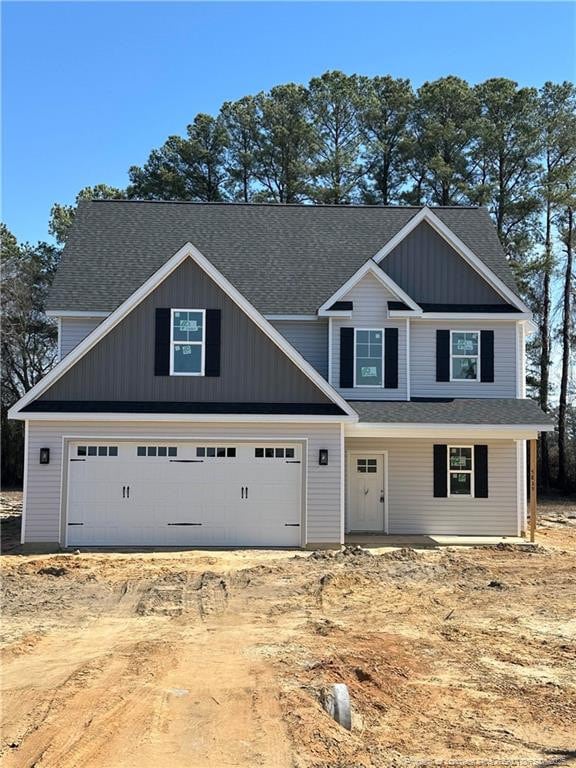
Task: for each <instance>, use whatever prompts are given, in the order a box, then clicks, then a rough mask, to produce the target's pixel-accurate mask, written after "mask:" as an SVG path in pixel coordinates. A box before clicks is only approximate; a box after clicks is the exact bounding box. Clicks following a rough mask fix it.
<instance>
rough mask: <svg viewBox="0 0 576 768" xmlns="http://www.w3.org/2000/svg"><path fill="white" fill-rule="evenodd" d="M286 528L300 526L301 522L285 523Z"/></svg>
mask: <svg viewBox="0 0 576 768" xmlns="http://www.w3.org/2000/svg"><path fill="white" fill-rule="evenodd" d="M284 527H285V528H300V523H284Z"/></svg>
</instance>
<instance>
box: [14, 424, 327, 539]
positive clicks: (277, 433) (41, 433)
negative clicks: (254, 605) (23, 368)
mask: <svg viewBox="0 0 576 768" xmlns="http://www.w3.org/2000/svg"><path fill="white" fill-rule="evenodd" d="M340 429H341V427H340V424H338V423H337V424H298V423H292V422H291V423H261V424H257V423H246V424H233V423H229V424H226V423H205V424H190V423H180V424H178V423H173V422H120V421H118V422H57V421H53V422H52V421H30V422H28V477H27V482H26V511H25V529H24V537H25V538H24V541H25V542H27V543H41V542H50V543H56V542H62V543H63V542H64V535H63V531H64V530H65V523H66V521H65V520H60V510H61V493H64V494H65V493H66V482H67V480H66V467H63V466H62V448H63V436H64V435H65V436H66V437H67V438H74V437H75V438H92V439H94V440H97V439H99V438H102V439H105V440H113V439H114V438H118V437H123V438H139V439H142V440H146V439H151V440H155V439H157V440H158V439H160V438H162V439H164V438H165V439H168V440H183V439H203V440H218V439H221V440H223V439H227V440H235V439H237V440H240V439H243V440H247V439H249V440H282V439H285V440H289V439H307V440H308V444H307V445H308V449H307V466H306V467H304V468H303V469H304V472H303V476H304V477H305V482H306V489H307V490H306V495H307V518H306V523H307V526H306V542H307V543H308V544H325V545H328V544H332V545H333V544H338V543H341V514H340V510H341V498H340V477H341V475H340V472H341V455H340V454H341V448H340ZM40 448H49V449H50V463H49V464H39V455H40ZM320 448H327V449H328V456H329V462H328V466H320V465H319V464H318V451H319V450H320Z"/></svg>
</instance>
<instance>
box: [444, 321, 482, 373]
mask: <svg viewBox="0 0 576 768" xmlns="http://www.w3.org/2000/svg"><path fill="white" fill-rule="evenodd" d="M450 381H480V331H450Z"/></svg>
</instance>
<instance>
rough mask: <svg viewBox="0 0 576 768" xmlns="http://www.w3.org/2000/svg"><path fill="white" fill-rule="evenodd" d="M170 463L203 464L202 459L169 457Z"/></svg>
mask: <svg viewBox="0 0 576 768" xmlns="http://www.w3.org/2000/svg"><path fill="white" fill-rule="evenodd" d="M170 464H204V459H170Z"/></svg>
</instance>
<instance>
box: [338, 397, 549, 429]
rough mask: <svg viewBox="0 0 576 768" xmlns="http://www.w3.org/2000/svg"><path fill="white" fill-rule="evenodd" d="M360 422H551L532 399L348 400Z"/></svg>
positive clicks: (533, 423)
mask: <svg viewBox="0 0 576 768" xmlns="http://www.w3.org/2000/svg"><path fill="white" fill-rule="evenodd" d="M350 405H351V406H352V408H354V410H355V411H356V412H357V413H358V415H359V416H360V421H361V422H369V423H380V424H500V425H505V424H512V425H515V424H529V425H531V426H535V425H537V426H544V425H549V426H550V425H552V420H551V419H550V417H549V416H547V415H546V414H545V413H544V412H543V411H542V410H540V408H539V406H538V404H537V403H536V402H535V401H534V400H514V399H512V398H485V399H482V400H480V399H474V400H472V399H443V400H428V401H414V400H412V401H410V402H406V401H392V400H388V401H384V402H383V401H365V400H363V401H360V400H353V401H350Z"/></svg>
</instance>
